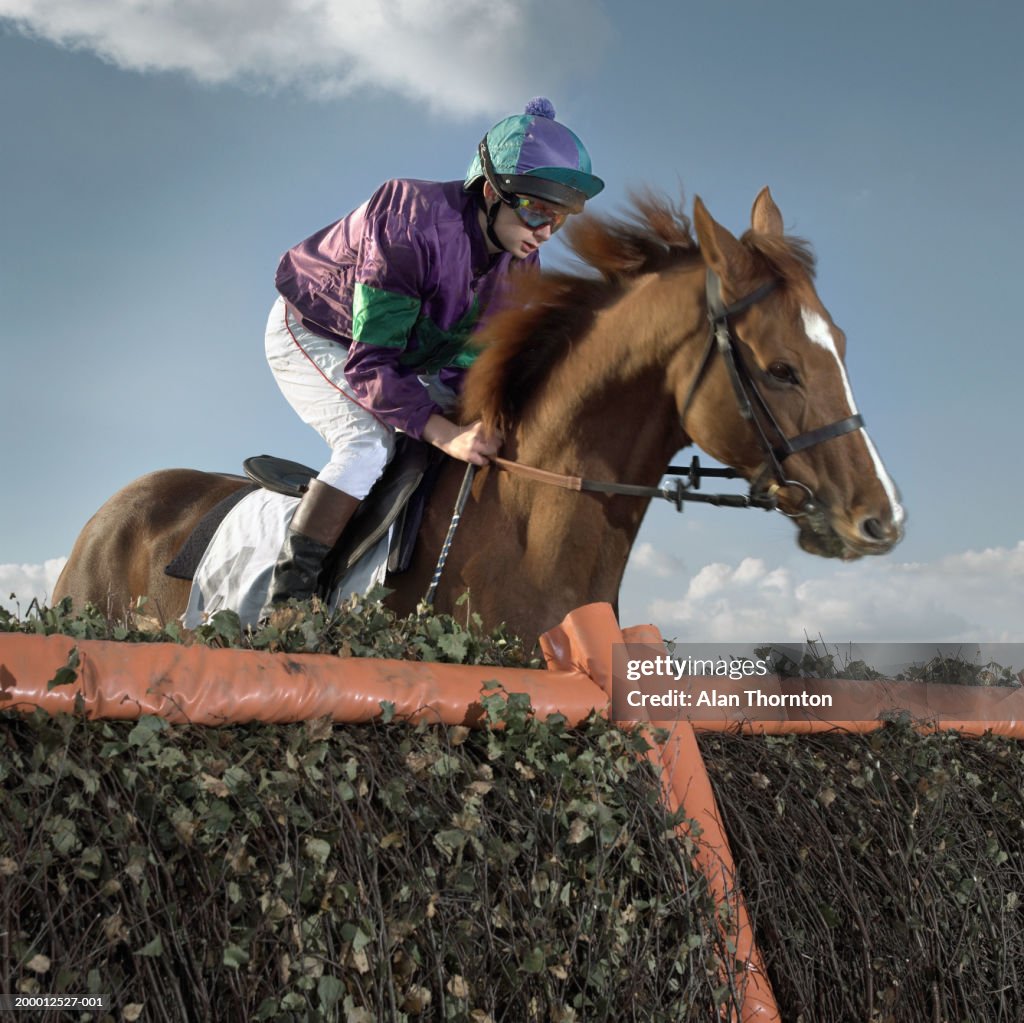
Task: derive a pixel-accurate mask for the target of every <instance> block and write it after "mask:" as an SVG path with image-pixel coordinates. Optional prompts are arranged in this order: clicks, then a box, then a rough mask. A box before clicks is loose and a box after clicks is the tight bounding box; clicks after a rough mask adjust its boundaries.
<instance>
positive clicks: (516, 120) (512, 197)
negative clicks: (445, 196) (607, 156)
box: [464, 97, 604, 213]
mask: <svg viewBox="0 0 1024 1023" xmlns="http://www.w3.org/2000/svg"><path fill="white" fill-rule="evenodd" d="M485 180H486V181H487V182H488V183H489V184H490V186H491V187H492V188H493V189H494V190H495V192H497V193H498V197H499V198H500V199H501V201H502V202H503V203H505V204H506V205H509V206H512V207H516V206H518V205H519V202H518V200H517V195H529V196H533V197H534V198H537V199H542V200H544V201H545V202H549V203H555V204H556V205H558V206H564V207H566V208H567V209H568V210H570V211H572V212H574V213H578V212H579V211H580V210H582V209H583V204H584V203H585V202H586V200H587V199H592V198H593V197H594V196H595V195H597V193H598V192H600V191H601V189H602V188H604V182H603V181H602V180H601V179H600V178H599V177H597V176H596V175H594V174H591V173H590V154H589V153H588V152H587V150H586V147H585V146H584V145H583V143H582V142H581V141H580V140H579V138H578V137H577V136H576V135H575V134H574V133H573V132H571V131H570V130H569V129H568V128H567V127H566V126H565V125H564V124H560V123H559V122H558V121H556V120H555V108H554V106H552V104H551V101H550V100H547V99H544V98H543V97H538V98H537V99H532V100H530V102H529V103H527V105H526V110H525V111H524V112H523V113H521V114H514V115H513V116H512V117H506V118H505V119H504V120H502V121H499V122H498V123H497V124H496V125H495V126H494V127H493V128H491V130H490V131H489V132H488V133H487V134H486V135H485V136H484V137H483V138H482V139H481V140H480V145H479V146H478V147H477V153H476V156H475V157H474V158H473V162H472V163H471V164H470V165H469V171H468V172H467V174H466V180H465V185H464V187H465V188H466V190H467V191H469V190H470V189H473V188H478V187H481V184H482V182H483V181H485Z"/></svg>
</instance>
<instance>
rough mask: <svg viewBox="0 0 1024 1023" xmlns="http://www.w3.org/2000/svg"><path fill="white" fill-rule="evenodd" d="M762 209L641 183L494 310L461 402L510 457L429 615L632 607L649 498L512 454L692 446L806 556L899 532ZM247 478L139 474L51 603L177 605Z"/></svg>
mask: <svg viewBox="0 0 1024 1023" xmlns="http://www.w3.org/2000/svg"><path fill="white" fill-rule="evenodd" d="M750 219H751V223H750V229H749V230H747V231H745V232H744V233H743V234H742V236H741V237H739V238H737V237H735V236H734V235H733V234H731V233H730V232H729V231H728V230H727V229H726V228H724V227H723V226H722V225H720V224H719V223H718V222H717V221H716V220H715V219H714V218H713V217H712V216H711V214H710V213H709V212H708V210H707V208H706V207H705V205H704V203H703V202H702V201H701V199H700V197H699V196H698V197H696V198H695V200H694V204H693V217H692V220H691V219H690V218H689V217H688V216H687V215H686V213H685V211H684V209H683V208H682V205H681V203H679V202H677V201H673V200H669V199H667V198H663V197H659V196H656V195H654V194H652V193H649V192H646V193H641V194H638V195H634V196H633V197H632V209H631V211H630V212H629V213H627V214H626V215H625V216H622V217H617V218H613V217H598V216H592V215H589V214H588V215H585V216H583V217H580V218H578V223H577V224H575V225H574V226H573V227H571V228H567V237H568V241H569V246H570V249H571V250H572V251H573V252H574V253H575V255H576V256H577V257H578V259H579V260H581V261H582V266H581V267H580V268H577V269H576V270H573V271H564V272H559V273H542V274H536V275H530V276H529V277H528V279H525V280H524V283H523V284H522V286H521V287H522V290H521V292H519V293H518V294H517V295H516V298H515V300H514V301H508V302H506V303H504V304H503V307H502V308H501V309H500V310H498V311H496V312H494V313H493V315H492V316H491V317H490V318H489V319H488V320H487V321H486V324H485V325H484V326H483V327H482V329H481V330H480V332H479V334H478V336H477V338H476V344H478V345H479V348H480V354H479V356H478V358H477V359H476V361H475V362H474V363H473V365H472V367H471V369H470V371H469V372H468V374H467V377H466V382H465V388H464V392H463V397H462V417H463V419H464V421H466V422H469V421H473V420H475V419H482V420H483V422H484V423H485V424H486V425H487V426H488V427H489V428H491V429H494V430H499V431H500V432H501V433H502V435H503V437H504V441H503V447H502V452H501V455H502V461H501V463H500V464H495V463H492V464H490V465H488V466H487V467H484V468H482V469H480V470H479V471H477V473H476V475H475V478H474V479H473V480H472V486H471V489H470V490H469V492H468V497H467V499H466V504H465V509H464V512H463V514H462V516H461V525H460V527H459V531H458V533H457V534H456V535H455V538H454V542H453V543H452V546H451V551H450V555H449V557H448V560H447V564H446V567H445V571H444V574H443V576H442V578H441V580H440V584H439V585H438V587H437V589H436V593H435V596H434V609H435V611H436V612H438V613H452V614H455V613H459V612H458V611H457V601H459V600H460V598H462V597H463V596H464V594H466V592H467V591H468V593H469V606H470V609H471V610H472V611H473V612H476V613H477V614H479V616H480V618H481V619H482V621H483V623H484V624H485V625H486V626H488V627H493V626H497V625H498V624H500V623H504V624H506V625H507V626H508V627H509V629H510V630H512V631H513V632H515V633H516V634H518V635H520V636H522V637H524V638H526V637H529V638H531V639H534V638H536V637H537V636H539V635H540V634H541V633H542V632H544V631H545V630H547V629H549V628H551V627H553V626H554V625H556V624H558V622H560V621H561V620H562V618H563V617H564V616H565V615H566V614H567V613H568V612H569V611H571V610H573V609H574V608H576V607H578V606H581V605H583V604H586V603H589V602H594V601H607V602H610V603H611V604H612V605H613V606H615V607H617V598H618V592H619V586H620V583H621V580H622V577H623V573H624V571H625V567H626V562H627V560H628V558H629V553H630V549H631V547H632V546H633V543H634V540H635V539H636V536H637V533H638V531H639V529H640V525H641V522H642V520H643V517H644V513H645V511H646V509H647V507H648V504H649V502H650V500H651V498H650V496H639V497H638V496H634V495H631V494H620V493H602V492H589V491H579V490H573V489H567V488H565V487H556V486H548V485H545V482H544V481H539V480H538V479H536V478H534V477H533V476H531V475H530V474H529V473H525V472H521V471H515V470H516V468H517V466H527V467H531V468H535V469H541V470H547V472H548V473H552V474H556V475H557V476H573V477H588V478H594V479H597V480H605V481H618V482H619V483H625V484H633V485H639V486H640V487H653V486H654V485H655V484H657V483H658V481H659V480H660V479H661V478H662V477H663V475H664V473H665V470H666V468H667V467H668V466H669V464H670V460H671V459H672V457H673V456H674V455H675V454H676V453H677V452H679V451H680V450H681V449H683V448H686V447H687V446H689V445H691V444H694V445H696V446H697V447H699V448H700V449H702V450H703V451H704V452H706V453H707V454H708V455H711V456H712V457H713V458H715V459H716V460H718V461H719V462H722V463H724V464H725V465H728V466H731V467H733V468H734V469H735V470H737V471H738V473H739V474H740V475H742V476H743V477H745V478H746V480H748V481H749V482H750V486H751V491H752V493H753V492H757V493H758V494H760V495H762V497H764V496H766V495H770V497H771V501H772V502H773V503H775V504H776V505H777V508H778V510H779V511H780V512H781V513H782V514H784V515H786V516H788V517H789V518H790V519H791V520H792V522H793V523H794V525H795V526H796V530H797V539H798V543H799V545H800V546H801V547H802V548H803V549H804V550H805V551H807V552H809V553H811V554H814V555H818V556H823V557H837V558H841V559H844V560H851V559H854V558H859V557H862V556H866V555H880V554H885V553H886V552H888V551H890V550H891V549H892V548H893V546H894V545H895V544H896V543H897V542H898V541H899V540H900V539H901V537H902V534H903V530H904V519H905V516H904V511H903V508H902V505H901V504H900V498H899V494H898V491H897V489H896V487H895V485H894V483H893V481H892V479H891V478H890V476H889V475H888V473H887V472H886V470H885V468H884V466H883V464H882V461H881V459H880V458H879V455H878V453H877V451H876V449H875V447H874V445H873V444H872V442H871V440H870V438H869V437H868V434H867V432H866V431H865V429H864V427H863V421H862V420H861V417H860V415H859V414H858V412H857V410H856V406H855V405H854V399H853V394H852V391H851V388H850V384H849V381H848V379H847V375H846V370H845V366H844V357H845V349H846V339H845V336H844V334H843V332H842V331H841V330H840V329H839V328H838V327H837V326H836V324H835V323H834V322H833V321H832V318H831V316H830V314H829V312H828V311H827V310H826V308H825V306H824V305H823V304H822V302H821V300H820V298H819V297H818V294H817V292H816V290H815V286H814V270H815V263H814V257H813V254H812V250H811V248H810V246H809V245H808V243H807V242H805V241H803V240H801V239H798V238H794V237H791V236H788V235H786V234H785V233H784V231H783V219H782V214H781V213H780V211H779V208H778V207H777V206H776V204H775V202H774V200H773V198H772V196H771V193H770V191H769V189H768V188H764V189H762V190H761V192H760V193H759V194H758V196H757V198H756V199H755V201H754V204H753V207H752V210H751V218H750ZM524 278H527V275H524ZM709 321H710V329H709ZM445 461H446V463H447V464H445V465H444V467H443V468H442V470H441V472H440V474H439V477H438V481H437V484H436V487H435V490H434V493H433V494H432V497H431V499H430V501H429V503H428V506H427V508H426V511H425V513H424V517H423V521H422V524H421V528H420V532H419V535H418V541H417V547H416V553H415V555H414V557H413V561H412V563H411V565H410V567H409V569H408V570H407V571H406V572H405V573H403V574H402V575H398V576H392V577H389V578H388V579H387V580H386V583H385V585H386V586H387V587H389V588H390V589H391V591H392V592H391V594H390V596H389V597H388V598H387V599H388V603H389V604H390V605H391V606H392V607H393V608H394V609H395V610H396V611H397V612H399V613H401V614H405V613H410V612H413V611H414V610H415V608H416V606H417V603H418V602H419V601H420V600H421V599H422V597H423V594H424V592H425V591H426V589H427V586H428V584H429V581H430V579H431V576H432V574H433V572H434V568H435V563H436V561H437V558H438V551H439V550H440V548H441V545H442V538H443V537H444V536H445V534H446V531H447V530H448V526H449V520H450V517H451V513H452V508H453V505H454V503H455V499H456V493H457V492H458V491H459V490H460V485H461V484H462V481H463V479H464V471H465V469H466V466H465V465H464V464H463V463H460V462H456V461H454V460H451V459H446V460H445ZM783 463H784V464H783ZM245 482H247V481H245V480H243V479H242V478H240V477H237V476H232V475H228V474H219V473H209V472H200V471H197V470H189V469H170V470H162V471H158V472H154V473H150V474H149V475H146V476H143V477H142V478H140V479H138V480H136V481H135V482H134V483H131V484H129V485H128V486H127V487H125V488H124V489H123V490H121V491H119V492H118V493H117V494H115V495H114V496H113V497H111V498H110V499H109V500H108V501H107V502H106V504H104V505H103V506H102V507H101V508H100V510H99V511H98V512H97V513H96V514H95V515H94V516H93V518H92V519H91V520H90V521H89V522H88V523H87V525H86V526H85V527H84V529H83V531H82V533H81V535H80V536H79V537H78V540H77V542H76V543H75V545H74V549H73V550H72V552H71V555H70V558H69V560H68V562H67V565H66V567H65V568H64V571H63V572H62V574H61V576H60V578H59V580H58V582H57V585H56V589H55V592H54V600H55V601H56V600H60V599H61V598H63V597H71V598H72V600H73V603H74V604H75V605H82V604H84V603H86V602H92V603H93V604H95V605H97V606H100V607H103V608H106V610H107V612H108V614H111V615H114V616H117V615H123V614H124V613H125V612H127V611H128V609H129V608H130V607H131V606H132V605H133V603H134V602H135V601H136V600H137V598H138V597H140V596H142V595H145V596H146V597H147V598H148V601H149V603H148V607H149V613H150V614H154V613H155V614H156V615H157V616H158V617H159V619H160V620H161V621H168V620H171V619H174V618H177V617H179V616H180V615H181V614H182V612H183V610H184V608H185V606H186V602H187V598H188V591H189V583H188V582H187V581H183V580H180V579H173V578H170V577H168V576H167V575H165V573H164V566H165V565H166V564H167V563H168V562H169V561H170V560H171V559H172V558H173V557H174V555H175V554H176V553H177V551H178V549H179V548H180V546H181V545H182V543H183V542H184V541H185V539H186V538H187V537H188V536H189V535H190V533H191V531H192V529H193V527H194V526H195V525H196V523H197V522H198V521H199V520H200V518H201V517H202V516H203V515H204V514H205V513H206V512H207V511H208V510H209V509H210V508H212V507H213V506H214V505H215V504H217V502H219V501H220V500H221V499H222V498H224V497H226V496H227V495H229V494H231V493H232V492H233V491H235V490H236V489H237V488H239V487H241V486H243V485H244V484H245Z"/></svg>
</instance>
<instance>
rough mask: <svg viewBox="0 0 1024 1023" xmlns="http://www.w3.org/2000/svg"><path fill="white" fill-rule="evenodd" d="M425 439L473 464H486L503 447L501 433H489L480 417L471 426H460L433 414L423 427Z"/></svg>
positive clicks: (453, 455) (448, 453) (454, 456)
mask: <svg viewBox="0 0 1024 1023" xmlns="http://www.w3.org/2000/svg"><path fill="white" fill-rule="evenodd" d="M423 439H424V440H425V441H427V442H428V443H430V444H433V445H434V447H437V448H440V449H441V450H442V451H443V452H444V453H445V454H446V455H451V456H452V458H458V459H459V460H461V461H463V462H472V463H473V465H486V464H487V463H488V462H489V461H490V460H491V459H492V458H493V457H494V456H495V455H496V454H497V453H498V449H499V448H500V447H501V440H502V438H501V435H500V434H497V433H488V432H487V431H486V430H484V424H483V423H481V422H480V420H479V419H478V420H477V421H476V422H475V423H470V424H469V426H458V425H456V424H455V423H453V422H451V421H450V420H448V419H445V418H444V416H439V415H433V416H431V417H430V418H429V419H428V420H427V425H426V426H425V427H424V429H423Z"/></svg>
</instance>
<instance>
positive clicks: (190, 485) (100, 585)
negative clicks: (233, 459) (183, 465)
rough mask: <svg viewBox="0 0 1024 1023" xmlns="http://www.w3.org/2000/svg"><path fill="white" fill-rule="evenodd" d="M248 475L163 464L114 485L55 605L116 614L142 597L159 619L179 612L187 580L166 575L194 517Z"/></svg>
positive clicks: (61, 582) (84, 535) (80, 542)
mask: <svg viewBox="0 0 1024 1023" xmlns="http://www.w3.org/2000/svg"><path fill="white" fill-rule="evenodd" d="M246 482H247V481H246V480H244V479H242V478H240V477H232V476H220V475H217V474H214V473H205V472H198V471H197V470H194V469H164V470H161V471H159V472H153V473H150V474H149V475H147V476H142V477H141V478H140V479H137V480H135V481H134V482H133V483H130V484H128V486H127V487H125V488H124V489H123V490H120V491H118V492H117V493H116V494H114V496H113V497H111V498H110V500H109V501H107V502H106V504H104V505H103V507H102V508H100V510H99V511H98V512H96V514H95V515H93V517H92V518H91V519H90V520H89V521H88V523H86V525H85V528H84V529H83V530H82V532H81V534H80V535H79V537H78V539H77V540H76V541H75V546H74V548H73V549H72V551H71V555H70V557H69V558H68V563H67V564H66V565H65V566H64V571H63V572H61V574H60V578H59V579H58V580H57V585H56V587H55V588H54V592H53V601H54V603H56V602H57V601H58V600H61V599H62V598H64V597H71V599H72V602H73V604H74V606H75V607H77V608H82V607H84V606H85V604H86V603H91V604H94V605H96V607H98V608H100V609H101V610H102V611H104V612H105V613H106V614H107V615H108V616H109V617H112V618H121V617H123V616H124V615H125V614H126V613H127V612H128V610H129V609H130V608H132V607H133V606H134V605H135V603H136V602H137V600H138V598H139V597H143V596H144V597H146V598H147V602H146V604H145V609H144V612H143V613H144V614H145V615H146V616H147V617H151V618H155V619H156V620H157V621H158V622H159V623H160V624H161V625H163V624H165V623H167V622H169V621H172V620H173V619H175V618H177V617H179V616H180V615H181V614H182V613H183V612H184V610H185V605H186V603H187V602H188V593H189V586H190V584H189V583H188V582H187V581H186V580H184V579H174V578H172V577H171V576H169V575H166V574H165V573H164V566H165V565H167V563H168V562H169V561H171V560H172V559H173V557H174V556H175V554H177V553H178V550H179V549H180V547H181V545H182V544H183V543H184V542H185V540H186V539H187V538H188V536H189V534H190V533H191V532H192V530H193V529H194V528H195V526H196V524H197V523H198V522H199V520H200V519H201V518H202V517H203V515H205V514H206V512H208V511H209V510H210V509H211V508H212V507H213V506H214V505H215V504H217V502H218V501H221V500H223V499H224V498H225V497H227V496H228V495H229V494H231V493H233V492H234V491H235V490H237V489H238V488H239V487H242V486H245V484H246Z"/></svg>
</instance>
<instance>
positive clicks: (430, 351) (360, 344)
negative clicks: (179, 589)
mask: <svg viewBox="0 0 1024 1023" xmlns="http://www.w3.org/2000/svg"><path fill="white" fill-rule="evenodd" d="M603 187H604V182H603V181H602V180H601V179H600V178H598V177H595V176H594V175H593V174H591V173H590V157H589V155H588V154H587V151H586V149H585V148H584V146H583V143H582V142H581V141H580V140H579V138H577V137H576V135H575V134H573V132H571V131H570V130H569V129H568V128H567V127H565V125H563V124H560V123H559V122H558V121H556V120H555V111H554V108H553V107H552V105H551V103H550V102H549V101H548V100H546V99H542V98H540V99H535V100H532V101H531V102H530V103H529V104H528V105H527V107H526V111H525V113H523V114H519V115H515V116H512V117H506V118H505V119H504V120H502V121H499V122H498V123H497V124H496V125H495V126H494V127H493V128H491V130H490V131H489V132H488V133H487V134H486V135H485V136H484V138H483V139H482V140H481V142H480V144H479V147H478V150H477V154H476V156H475V158H474V160H473V162H472V164H471V165H470V168H469V172H468V173H467V175H466V178H465V180H464V181H446V182H432V181H417V180H408V179H406V180H393V181H388V182H385V183H384V184H383V185H381V187H380V188H378V189H377V191H376V192H375V193H374V194H373V195H372V196H371V197H370V198H369V199H368V200H367V201H366V202H365V203H363V205H362V206H360V207H359V208H358V209H356V210H354V211H353V212H352V213H350V214H349V215H348V216H347V217H344V218H343V219H341V220H339V221H337V222H336V223H334V224H331V225H330V226H329V227H325V228H324V229H323V230H321V231H318V232H317V233H316V234H314V235H312V236H311V237H309V238H307V239H306V240H305V241H303V242H300V243H299V244H298V245H296V246H295V247H294V248H292V249H289V251H288V252H286V253H285V255H284V257H283V258H282V259H281V262H280V265H279V266H278V270H277V278H276V285H277V290H278V292H279V293H280V297H279V298H278V300H277V302H276V303H275V305H274V307H273V309H272V310H271V313H270V319H269V321H268V323H267V333H266V351H267V359H268V361H269V363H270V368H271V370H272V372H273V374H274V378H275V379H276V380H277V383H278V386H279V387H280V388H281V391H282V392H283V394H284V396H285V398H287V400H288V402H289V403H290V404H291V406H292V407H293V408H294V409H295V411H296V412H297V413H298V414H299V416H300V417H301V418H302V420H303V421H304V422H306V423H308V424H309V425H310V426H312V427H313V429H314V430H316V431H317V432H318V433H319V434H320V435H321V436H322V437H323V438H324V440H325V441H327V444H328V445H329V447H330V449H331V458H330V461H329V462H328V463H327V465H325V466H324V468H323V469H322V470H321V471H320V473H319V475H318V476H317V478H316V479H314V480H311V481H310V485H309V489H308V490H307V491H306V493H305V494H304V495H303V497H302V499H301V500H300V502H299V504H298V507H297V508H296V509H295V513H294V516H293V518H292V521H291V524H290V527H289V530H288V534H287V537H286V539H285V543H284V546H283V548H282V550H281V554H280V556H279V558H278V561H277V564H276V566H275V568H274V574H273V578H272V580H271V584H270V592H269V597H268V608H269V607H271V606H273V605H275V604H280V603H282V602H284V601H285V600H287V599H288V598H289V597H295V598H299V599H306V598H308V597H310V596H312V595H313V594H314V593H316V592H317V585H318V581H319V574H320V570H321V567H322V565H323V562H324V559H325V558H326V557H327V555H328V553H329V552H330V550H331V548H332V547H333V546H334V544H335V543H336V542H337V540H338V538H339V537H340V536H341V533H342V531H343V530H344V528H345V526H346V525H347V523H348V521H349V520H350V519H351V517H352V515H353V513H354V512H355V510H356V508H357V507H358V506H359V503H360V502H361V501H362V500H363V498H364V497H366V495H367V494H368V493H369V491H370V488H371V487H372V486H373V484H374V482H375V481H376V480H377V479H378V477H379V476H380V475H381V473H382V472H383V471H384V467H385V466H386V465H387V463H388V460H389V459H390V457H391V454H392V451H393V448H394V438H395V431H397V430H401V431H403V432H404V433H407V434H409V435H410V436H412V437H416V438H421V439H423V440H424V441H427V442H429V443H430V444H433V445H434V446H436V447H438V448H440V449H441V450H442V451H444V452H445V453H447V454H449V455H451V456H452V457H453V458H458V459H461V460H463V461H465V462H472V463H473V464H474V465H484V464H486V462H487V461H488V460H489V459H490V458H491V457H493V456H494V455H495V454H497V451H498V447H499V445H500V443H501V438H500V437H497V436H493V435H488V434H487V433H486V432H485V430H484V428H483V426H482V424H481V423H480V422H474V423H470V424H468V425H462V424H460V423H459V422H458V421H457V419H455V418H453V416H452V413H453V412H454V410H455V407H456V404H457V400H458V395H459V392H460V388H461V383H462V379H463V376H464V374H465V371H466V369H467V368H468V367H469V365H470V363H471V362H472V361H473V358H474V353H473V352H472V351H471V350H470V349H469V348H468V347H467V345H466V342H467V339H468V338H469V335H470V333H471V331H472V329H473V327H474V326H475V325H476V324H477V323H478V321H479V319H480V316H481V313H482V312H483V311H484V310H485V309H486V307H487V305H488V303H489V302H492V301H495V300H496V299H497V297H498V296H499V295H500V294H501V292H502V290H503V288H504V287H505V286H506V285H507V283H508V280H509V277H510V275H511V274H513V273H515V272H517V271H518V270H519V269H520V268H522V267H525V266H531V265H535V264H537V263H538V250H539V249H540V247H541V245H543V244H544V243H545V242H546V241H547V240H548V239H549V238H550V237H551V236H552V234H554V233H555V231H557V230H558V229H559V228H560V227H561V226H562V224H563V223H564V222H565V219H566V217H567V216H569V215H570V214H573V213H579V212H580V211H581V210H582V209H583V205H584V203H585V202H586V200H587V199H591V198H593V197H594V196H595V195H597V193H598V192H600V191H601V189H602V188H603Z"/></svg>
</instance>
